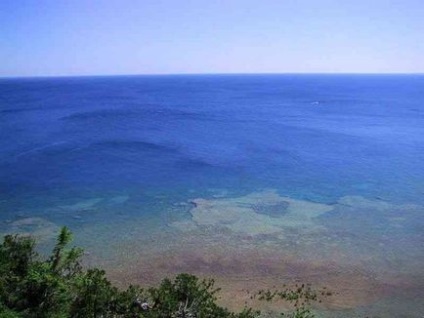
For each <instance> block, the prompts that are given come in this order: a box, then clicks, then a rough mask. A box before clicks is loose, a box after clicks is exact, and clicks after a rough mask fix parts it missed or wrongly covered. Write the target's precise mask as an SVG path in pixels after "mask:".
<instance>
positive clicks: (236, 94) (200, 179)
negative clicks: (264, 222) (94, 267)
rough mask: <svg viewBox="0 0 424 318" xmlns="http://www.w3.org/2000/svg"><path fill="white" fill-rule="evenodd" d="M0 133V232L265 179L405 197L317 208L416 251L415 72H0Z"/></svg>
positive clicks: (337, 194) (91, 221)
mask: <svg viewBox="0 0 424 318" xmlns="http://www.w3.org/2000/svg"><path fill="white" fill-rule="evenodd" d="M0 136H1V138H0V221H1V224H0V230H1V232H7V231H8V230H13V229H17V228H19V229H21V228H24V229H25V226H27V227H28V229H31V226H34V224H32V223H31V222H33V223H34V219H31V218H34V217H38V218H41V219H43V220H49V222H53V223H54V224H58V225H61V224H66V225H69V226H71V228H72V229H73V230H78V228H81V227H86V226H90V225H92V226H94V227H97V228H99V229H100V228H102V226H103V225H107V224H112V225H114V224H125V222H126V221H130V222H131V220H136V219H139V218H143V217H151V218H152V219H153V218H156V219H157V220H158V222H159V223H161V222H162V223H163V224H165V225H166V224H168V223H169V218H172V217H173V216H172V215H170V212H169V211H170V210H172V209H174V210H175V207H176V206H178V204H179V203H181V202H187V200H191V199H193V198H197V197H203V198H214V197H217V196H227V197H235V196H243V195H246V194H249V193H252V192H257V191H261V190H263V189H275V190H276V191H278V193H280V194H281V195H283V196H289V197H291V198H295V199H302V200H307V201H313V202H321V203H326V204H334V203H336V202H337V201H338V200H339V199H340V198H341V197H344V196H352V195H356V196H361V197H363V198H365V199H370V200H377V201H381V202H385V203H390V204H395V205H396V204H409V205H411V204H413V205H415V207H414V208H411V209H409V210H408V209H403V210H402V211H400V210H399V212H396V211H397V210H396V209H395V210H393V211H392V210H390V213H389V212H386V210H384V211H385V212H384V213H382V212H381V213H380V212H378V211H375V210H373V209H372V208H368V207H367V208H363V209H359V210H355V209H349V208H346V209H343V208H340V207H339V208H337V209H335V210H334V211H333V212H332V213H329V214H327V215H324V216H323V217H321V218H320V222H321V223H322V224H324V225H325V226H327V227H328V228H331V229H333V230H334V231H335V232H337V233H338V234H337V235H339V237H343V235H345V234H346V233H349V235H350V236H351V237H353V238H354V239H352V240H353V241H354V242H355V244H357V245H355V246H353V245H352V246H351V247H350V248H351V252H352V255H354V254H355V253H358V255H359V254H360V253H361V252H360V251H361V248H363V246H362V245H361V244H362V243H363V242H365V243H369V242H371V241H372V242H374V241H373V240H379V239H380V238H378V237H380V236H381V237H382V236H384V237H385V238H384V239H385V240H386V241H387V242H386V241H385V242H383V243H384V244H386V243H387V246H389V247H391V250H390V248H389V250H387V251H385V252H384V251H383V252H384V253H386V255H389V254H390V255H392V254H393V253H394V254H396V255H400V256H399V257H400V258H401V259H402V257H403V260H404V261H405V262H406V261H408V258H410V257H413V258H414V259H415V262H422V261H424V257H423V256H424V255H423V253H422V252H419V246H420V244H422V243H423V236H422V232H423V227H424V211H423V209H422V208H419V207H420V206H423V205H424V76H412V75H408V76H407V75H191V76H185V75H184V76H182V75H181V76H127V77H125V76H120V77H80V78H78V77H75V78H23V79H0ZM96 198H99V199H96ZM417 207H418V208H417ZM188 209H189V208H188V207H184V206H183V205H181V209H180V210H179V212H178V213H180V214H181V215H182V216H183V217H184V216H185V217H190V215H189V212H188ZM177 210H178V209H177ZM164 211H166V212H164ZM405 211H407V212H405ZM175 213H177V212H175ZM396 213H399V215H396ZM171 214H172V213H171ZM390 218H392V219H393V220H396V218H402V220H403V221H404V223H403V225H402V228H400V227H399V228H396V229H394V228H390V226H389V225H388V222H389V221H388V220H389V219H390ZM28 219H30V221H24V222H23V223H22V222H21V223H16V224H18V225H19V226H21V227H17V226H15V227H14V225H13V224H14V222H19V221H20V220H28ZM37 220H38V219H36V222H39V221H37ZM25 222H27V223H25ZM119 222H121V223H119ZM386 223H387V224H386ZM37 224H38V223H37ZM37 224H36V226H38V225H39V224H38V225H37ZM40 226H41V225H40ZM389 228H390V229H391V230H390V231H388V229H389ZM99 231H100V230H99ZM114 231H116V232H118V233H121V234H122V235H125V232H126V229H125V228H116V227H115V228H114ZM361 231H363V233H362V234H360V235H359V234H358V233H359V232H361ZM343 233H344V234H343ZM367 233H368V234H369V235H368V234H367ZM95 235H96V234H93V236H95ZM371 236H372V237H371ZM361 240H363V242H362V241H361ZM349 242H350V241H349ZM379 242H380V241H379ZM82 243H83V244H84V242H82ZM380 243H381V242H380ZM383 243H381V244H383ZM349 244H351V243H349ZM385 248H387V247H385ZM408 248H409V250H408ZM355 249H356V250H355ZM417 251H418V252H417ZM380 252H381V251H380ZM383 252H382V253H383ZM376 253H377V252H376ZM402 253H403V254H402ZM417 253H420V254H417ZM355 255H356V254H355ZM375 255H377V254H375ZM402 255H403V256H402ZM379 257H380V260H381V261H382V262H389V261H388V258H384V259H383V258H382V256H381V255H380V256H375V258H376V259H377V261H378V258H379ZM391 257H392V256H391ZM377 263H378V262H377ZM379 264H380V263H379ZM421 274H423V273H421Z"/></svg>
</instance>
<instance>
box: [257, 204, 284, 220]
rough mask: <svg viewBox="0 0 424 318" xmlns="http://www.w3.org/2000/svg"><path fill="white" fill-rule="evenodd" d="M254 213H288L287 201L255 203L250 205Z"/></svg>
mask: <svg viewBox="0 0 424 318" xmlns="http://www.w3.org/2000/svg"><path fill="white" fill-rule="evenodd" d="M250 207H251V208H252V209H253V210H254V211H255V212H256V213H258V214H265V215H268V216H271V217H274V218H275V217H280V216H283V215H285V214H287V213H288V210H287V208H288V207H289V203H288V202H279V203H276V204H266V203H256V204H252V205H251V206H250Z"/></svg>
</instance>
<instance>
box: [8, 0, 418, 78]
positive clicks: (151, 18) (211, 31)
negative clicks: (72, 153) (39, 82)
mask: <svg viewBox="0 0 424 318" xmlns="http://www.w3.org/2000/svg"><path fill="white" fill-rule="evenodd" d="M186 73H424V0H397V1H394V0H223V1H218V0H103V1H100V0H69V1H68V0H0V76H1V77H14V76H74V75H114V74H186Z"/></svg>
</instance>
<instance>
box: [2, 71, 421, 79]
mask: <svg viewBox="0 0 424 318" xmlns="http://www.w3.org/2000/svg"><path fill="white" fill-rule="evenodd" d="M226 75H227V76H231V75H241V76H243V75H247V76H249V75H403V76H405V75H412V76H414V75H415V76H422V75H424V72H416V73H415V72H409V73H408V72H381V73H378V72H310V73H308V72H257V73H253V72H240V73H238V72H229V73H219V72H217V73H207V72H205V73H200V72H199V73H134V74H128V73H126V74H125V73H122V74H75V75H6V76H0V79H31V78H34V79H35V78H40V79H43V78H80V77H131V76H134V77H136V76H152V77H153V76H226Z"/></svg>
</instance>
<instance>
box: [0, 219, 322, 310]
mask: <svg viewBox="0 0 424 318" xmlns="http://www.w3.org/2000/svg"><path fill="white" fill-rule="evenodd" d="M71 241H72V233H71V232H70V231H69V230H68V229H67V228H66V227H63V228H62V229H61V231H60V234H59V236H58V238H57V242H56V245H55V247H54V248H53V251H52V253H51V256H50V257H48V258H47V259H42V258H41V257H40V255H38V254H37V253H36V252H35V241H34V239H32V238H31V237H26V236H17V235H7V236H5V238H4V241H3V243H2V244H0V317H3V318H27V317H28V318H67V317H75V318H83V317H84V318H87V317H93V318H96V317H99V318H100V317H102V318H106V317H116V318H119V317H129V318H132V317H142V318H190V317H191V318H255V317H259V316H260V312H259V311H256V310H253V309H251V308H246V309H244V310H243V311H242V312H240V313H233V312H230V311H228V310H227V309H226V308H223V307H221V306H219V305H218V304H217V297H216V295H217V293H218V292H219V289H218V288H215V287H214V280H212V279H204V280H200V279H199V278H197V277H195V276H193V275H189V274H180V275H178V276H177V277H176V278H175V279H174V280H170V279H168V278H166V279H164V280H163V281H162V283H161V284H160V285H159V286H158V287H152V288H149V289H147V290H145V289H142V288H141V287H138V286H129V287H128V288H127V289H126V290H119V289H118V288H116V287H114V286H113V285H112V284H111V282H110V281H109V280H108V279H107V277H106V274H105V272H104V271H103V270H101V269H97V268H91V269H83V268H82V266H81V263H80V260H81V256H82V250H81V249H79V248H75V247H73V248H70V249H69V248H68V245H69V243H70V242H71ZM258 296H259V299H263V300H268V301H270V300H272V299H273V298H275V297H280V298H281V299H286V300H290V301H295V304H296V305H295V311H294V312H293V313H291V314H290V316H289V317H293V318H311V317H313V316H312V314H311V312H310V311H309V309H308V308H307V307H306V305H305V303H304V302H300V301H301V300H305V299H306V300H310V299H313V298H314V297H315V298H316V295H315V294H314V293H313V292H312V291H311V289H310V288H309V287H307V288H306V287H305V286H304V285H302V287H301V288H298V289H296V290H294V291H293V290H289V289H287V290H285V291H282V292H277V291H275V292H271V291H260V292H259V293H258Z"/></svg>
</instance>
